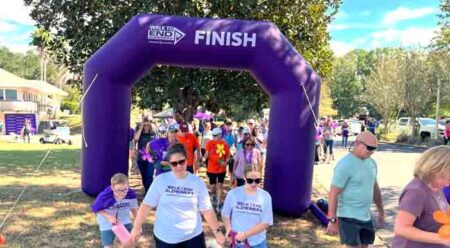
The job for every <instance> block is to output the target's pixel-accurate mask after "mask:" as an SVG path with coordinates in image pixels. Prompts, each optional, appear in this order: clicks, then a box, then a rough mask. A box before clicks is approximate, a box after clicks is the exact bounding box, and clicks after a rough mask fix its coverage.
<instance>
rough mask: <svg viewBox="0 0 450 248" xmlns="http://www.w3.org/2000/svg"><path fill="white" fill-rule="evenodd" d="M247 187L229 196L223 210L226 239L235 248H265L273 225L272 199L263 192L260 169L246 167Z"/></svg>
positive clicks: (234, 190)
mask: <svg viewBox="0 0 450 248" xmlns="http://www.w3.org/2000/svg"><path fill="white" fill-rule="evenodd" d="M244 175H245V186H242V187H237V188H235V189H233V190H231V191H230V192H228V194H227V197H226V198H225V203H224V205H223V209H222V220H223V222H224V224H225V228H226V236H227V237H230V241H231V242H236V243H237V246H236V247H238V248H239V247H249V246H250V247H252V248H265V247H267V242H266V229H267V228H268V227H269V226H271V225H273V213H272V198H271V197H270V195H269V193H268V192H267V191H265V190H263V189H261V188H260V183H261V180H262V179H261V167H260V166H258V165H256V164H249V165H246V167H245V169H244Z"/></svg>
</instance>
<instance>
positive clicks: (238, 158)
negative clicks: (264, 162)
mask: <svg viewBox="0 0 450 248" xmlns="http://www.w3.org/2000/svg"><path fill="white" fill-rule="evenodd" d="M244 149H245V148H243V149H240V150H239V151H238V152H237V153H236V155H234V163H235V164H236V168H234V172H233V174H234V175H235V176H236V177H237V178H241V179H243V178H244V168H245V165H246V164H252V163H253V164H258V165H259V161H261V152H260V151H259V150H258V149H256V148H253V150H252V152H251V153H247V154H244Z"/></svg>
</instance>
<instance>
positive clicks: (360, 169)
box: [327, 132, 384, 248]
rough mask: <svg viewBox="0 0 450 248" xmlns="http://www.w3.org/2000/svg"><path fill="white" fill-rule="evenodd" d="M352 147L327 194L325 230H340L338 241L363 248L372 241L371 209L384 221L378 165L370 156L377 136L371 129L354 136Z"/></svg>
mask: <svg viewBox="0 0 450 248" xmlns="http://www.w3.org/2000/svg"><path fill="white" fill-rule="evenodd" d="M354 144H355V148H354V150H353V151H352V152H349V153H348V154H347V155H346V156H345V157H343V158H342V159H341V160H340V161H339V162H338V163H337V165H336V167H335V169H334V174H333V179H332V182H331V188H330V193H329V209H328V217H329V223H328V227H327V233H328V234H330V235H336V234H338V233H339V236H340V241H341V244H344V245H346V246H347V247H358V248H366V247H368V245H369V244H373V242H374V240H375V228H374V223H373V220H372V216H371V212H370V208H371V205H372V202H375V205H376V207H377V210H378V225H383V224H384V208H383V202H382V199H381V190H380V187H379V186H378V183H377V165H376V162H375V160H374V159H373V158H371V156H372V155H373V153H374V152H375V150H376V149H377V147H378V146H377V138H376V137H375V135H373V134H372V133H370V132H362V133H360V134H359V135H358V136H357V137H356V141H355V142H354Z"/></svg>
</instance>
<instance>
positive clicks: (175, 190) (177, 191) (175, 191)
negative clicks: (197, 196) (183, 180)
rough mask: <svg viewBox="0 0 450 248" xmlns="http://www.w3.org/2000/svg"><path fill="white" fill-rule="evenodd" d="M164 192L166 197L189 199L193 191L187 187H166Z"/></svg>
mask: <svg viewBox="0 0 450 248" xmlns="http://www.w3.org/2000/svg"><path fill="white" fill-rule="evenodd" d="M165 191H166V193H167V194H168V195H175V196H179V197H180V196H181V197H191V196H193V195H194V189H192V188H188V187H180V186H171V185H168V186H167V188H166V190H165Z"/></svg>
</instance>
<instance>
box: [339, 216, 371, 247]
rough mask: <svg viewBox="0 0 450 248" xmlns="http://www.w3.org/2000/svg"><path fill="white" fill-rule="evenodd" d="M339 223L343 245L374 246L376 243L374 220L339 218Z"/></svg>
mask: <svg viewBox="0 0 450 248" xmlns="http://www.w3.org/2000/svg"><path fill="white" fill-rule="evenodd" d="M338 221H339V222H338V223H339V236H340V239H341V244H345V245H350V246H359V245H361V244H363V245H369V244H373V242H374V241H375V226H374V224H373V221H372V220H369V221H361V220H357V219H353V218H344V217H338Z"/></svg>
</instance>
